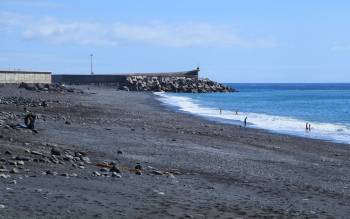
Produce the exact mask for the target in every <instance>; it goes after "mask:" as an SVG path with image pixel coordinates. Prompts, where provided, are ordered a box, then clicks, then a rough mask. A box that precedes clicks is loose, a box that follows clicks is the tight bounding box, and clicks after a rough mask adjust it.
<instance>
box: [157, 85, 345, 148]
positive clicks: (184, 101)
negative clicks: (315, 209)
mask: <svg viewBox="0 0 350 219" xmlns="http://www.w3.org/2000/svg"><path fill="white" fill-rule="evenodd" d="M155 94H156V95H158V96H159V97H160V100H161V101H162V102H163V103H165V104H167V105H170V106H174V107H176V108H178V109H179V110H180V111H183V112H188V113H193V114H195V115H199V116H203V117H206V118H209V119H214V120H218V121H221V122H226V123H234V124H243V120H244V118H245V117H248V119H247V121H248V126H249V127H253V128H260V129H267V130H271V131H274V132H279V133H286V134H292V135H298V136H303V137H309V138H316V139H324V140H331V141H336V142H343V143H350V127H349V126H346V125H342V124H331V123H321V122H310V124H311V131H310V132H306V130H305V124H306V122H308V121H305V120H300V119H296V118H291V117H284V116H275V115H267V114H260V113H251V112H239V113H238V115H236V113H235V112H234V111H230V110H223V111H222V113H221V114H220V111H219V109H215V108H210V107H205V106H201V105H200V104H199V103H196V101H195V100H193V99H191V98H189V97H183V96H173V95H168V94H165V93H161V92H157V93H155Z"/></svg>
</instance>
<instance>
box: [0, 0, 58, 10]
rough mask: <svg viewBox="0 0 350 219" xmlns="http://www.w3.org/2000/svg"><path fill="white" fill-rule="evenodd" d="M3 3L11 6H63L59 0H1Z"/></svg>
mask: <svg viewBox="0 0 350 219" xmlns="http://www.w3.org/2000/svg"><path fill="white" fill-rule="evenodd" d="M1 3H2V4H7V5H11V6H20V7H23V6H24V7H28V6H31V7H40V8H58V7H62V6H63V4H61V3H60V2H59V1H53V0H1Z"/></svg>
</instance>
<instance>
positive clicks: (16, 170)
mask: <svg viewBox="0 0 350 219" xmlns="http://www.w3.org/2000/svg"><path fill="white" fill-rule="evenodd" d="M10 173H12V174H16V173H19V170H18V169H17V168H13V169H12V170H11V171H10Z"/></svg>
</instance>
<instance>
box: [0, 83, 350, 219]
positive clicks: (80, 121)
mask: <svg viewBox="0 0 350 219" xmlns="http://www.w3.org/2000/svg"><path fill="white" fill-rule="evenodd" d="M78 88H79V89H82V90H84V93H71V92H66V93H58V92H33V91H27V90H24V89H17V88H16V87H15V86H5V87H1V88H0V94H1V97H2V98H4V97H19V96H21V97H25V98H30V99H31V100H38V102H39V103H40V102H42V101H43V100H45V102H46V103H47V104H48V106H47V107H44V106H40V104H34V105H35V106H32V107H30V106H29V107H28V106H27V108H28V109H30V110H31V111H33V112H34V113H35V114H37V115H38V116H39V117H38V119H37V122H36V128H37V130H38V133H34V132H32V131H30V130H26V129H19V128H12V127H11V126H7V125H9V124H10V123H13V124H17V123H22V120H23V107H24V106H25V104H24V105H23V104H21V103H19V101H17V102H15V103H11V101H10V102H9V103H7V104H0V112H1V114H0V122H1V123H0V124H1V127H0V158H1V160H0V165H1V168H0V169H1V172H0V176H1V177H0V197H1V199H0V217H1V218H93V217H95V218H349V217H350V159H349V157H350V150H349V149H350V146H349V145H346V144H337V143H332V142H325V141H319V140H312V139H304V138H299V137H293V136H288V135H279V134H272V133H269V132H267V131H263V130H256V129H249V128H241V127H239V126H233V125H225V124H219V123H215V122H211V121H205V120H203V119H202V118H198V117H195V116H192V115H188V114H183V113H178V112H174V111H173V110H172V109H168V108H165V107H164V106H162V105H161V104H160V103H159V102H158V101H157V100H156V98H155V96H154V95H153V94H152V93H139V92H126V91H117V90H115V89H113V88H108V87H94V86H80V87H78ZM39 99H41V100H40V101H39ZM2 103H3V102H2ZM52 149H54V150H52ZM89 160H90V162H89ZM138 163H139V164H140V165H138ZM135 167H137V168H136V169H137V170H136V169H135ZM13 168H15V170H13ZM5 169H6V170H7V171H6V170H5ZM110 169H112V171H110ZM140 169H141V170H140ZM8 171H9V172H8ZM139 174H141V175H139ZM112 175H113V176H112Z"/></svg>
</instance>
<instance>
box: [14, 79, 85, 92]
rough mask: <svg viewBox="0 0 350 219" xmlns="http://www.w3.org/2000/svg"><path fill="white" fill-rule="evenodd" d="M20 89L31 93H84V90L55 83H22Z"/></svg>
mask: <svg viewBox="0 0 350 219" xmlns="http://www.w3.org/2000/svg"><path fill="white" fill-rule="evenodd" d="M18 88H23V89H26V90H31V91H53V92H70V93H73V92H75V93H83V91H82V90H79V89H75V88H71V87H66V86H64V85H61V84H59V83H53V84H39V83H35V84H30V83H24V82H22V83H21V84H20V85H19V87H18Z"/></svg>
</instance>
